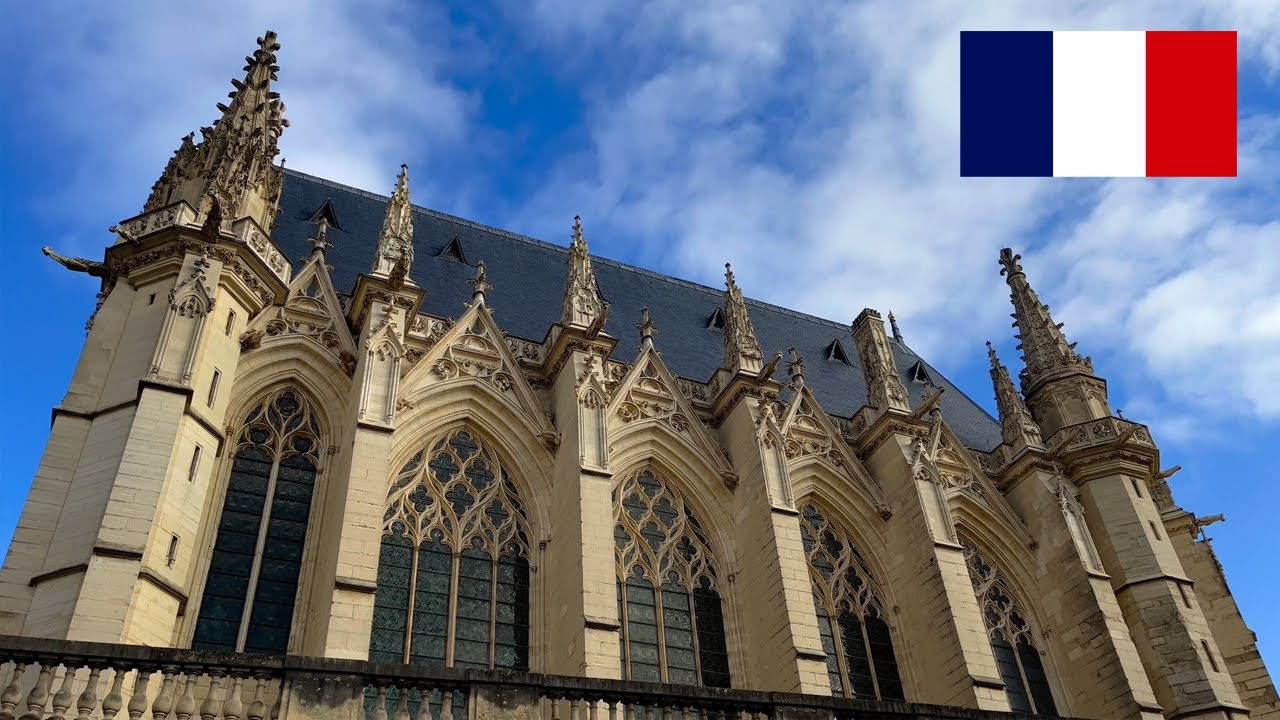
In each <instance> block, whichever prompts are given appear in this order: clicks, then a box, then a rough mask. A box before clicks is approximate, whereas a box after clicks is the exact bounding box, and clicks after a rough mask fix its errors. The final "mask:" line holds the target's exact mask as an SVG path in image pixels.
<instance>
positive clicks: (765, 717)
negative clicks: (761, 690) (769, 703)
mask: <svg viewBox="0 0 1280 720" xmlns="http://www.w3.org/2000/svg"><path fill="white" fill-rule="evenodd" d="M755 720H769V713H767V712H758V713H756V715H755Z"/></svg>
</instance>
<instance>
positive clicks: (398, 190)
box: [373, 164, 413, 277]
mask: <svg viewBox="0 0 1280 720" xmlns="http://www.w3.org/2000/svg"><path fill="white" fill-rule="evenodd" d="M412 264H413V205H412V204H411V203H410V202H409V166H408V165H404V164H401V165H400V174H399V175H397V176H396V187H395V190H393V191H392V192H391V200H390V201H389V202H388V203H387V214H386V217H385V218H384V219H383V221H382V232H381V233H379V234H378V250H377V255H376V256H375V257H374V259H373V274H374V275H380V276H390V275H392V274H395V275H397V276H400V277H403V276H405V275H408V274H409V268H410V266H411V265H412Z"/></svg>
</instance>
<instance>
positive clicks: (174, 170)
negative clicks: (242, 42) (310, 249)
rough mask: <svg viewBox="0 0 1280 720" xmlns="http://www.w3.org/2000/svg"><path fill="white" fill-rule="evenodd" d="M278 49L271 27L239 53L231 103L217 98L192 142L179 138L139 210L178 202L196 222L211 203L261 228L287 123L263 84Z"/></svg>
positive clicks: (273, 198) (276, 181)
mask: <svg viewBox="0 0 1280 720" xmlns="http://www.w3.org/2000/svg"><path fill="white" fill-rule="evenodd" d="M279 49H280V43H278V42H276V34H275V33H274V32H271V31H268V32H267V33H266V34H265V35H263V36H262V37H260V38H258V49H257V50H255V51H254V52H253V54H252V55H250V56H248V57H246V58H245V66H244V73H245V75H244V80H234V79H233V80H232V81H231V84H232V86H234V88H235V89H234V90H232V91H231V92H230V93H229V94H228V97H229V98H231V102H230V103H229V104H223V103H218V110H219V111H221V112H222V117H220V118H218V120H217V121H215V122H214V123H213V125H211V126H209V127H204V128H201V129H200V136H201V137H200V142H198V143H197V142H194V140H195V134H194V133H191V134H188V135H187V136H186V137H184V138H182V144H181V145H179V146H178V150H177V151H176V152H175V153H174V154H173V157H172V158H171V159H170V160H169V164H168V165H167V166H166V167H165V169H164V172H163V173H162V174H161V175H160V179H159V180H157V181H156V183H155V185H154V186H152V188H151V195H150V197H148V198H147V203H146V205H145V206H144V207H143V210H142V211H143V212H151V211H152V210H157V209H159V208H162V207H164V206H166V205H170V204H172V203H175V202H178V201H179V200H185V201H186V202H187V203H189V204H190V205H191V206H192V207H194V208H196V209H197V211H198V212H199V213H200V216H199V218H198V221H199V222H201V223H203V222H204V220H205V218H206V217H207V215H208V213H209V211H210V209H211V208H213V207H214V206H217V207H219V208H220V211H221V212H222V214H223V216H224V218H225V219H226V220H229V221H231V222H235V221H237V220H239V219H241V218H244V217H250V218H252V219H253V220H254V221H255V222H257V223H258V225H260V226H261V227H263V228H264V229H265V228H270V227H271V222H272V220H273V219H274V216H275V213H276V211H277V209H278V202H279V198H280V188H281V187H282V185H283V183H284V173H283V171H281V170H279V169H277V168H276V167H275V166H274V165H272V163H273V162H274V160H275V157H276V155H277V154H278V153H279V152H280V150H279V147H278V143H279V140H280V135H281V133H283V132H284V129H285V128H286V127H288V126H289V121H288V120H285V118H284V109H285V108H284V103H283V102H281V101H280V94H279V93H277V92H274V91H273V90H272V89H271V81H273V80H275V79H276V72H277V71H278V70H279V69H280V68H279V67H278V66H277V65H276V51H277V50H279Z"/></svg>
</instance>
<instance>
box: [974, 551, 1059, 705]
mask: <svg viewBox="0 0 1280 720" xmlns="http://www.w3.org/2000/svg"><path fill="white" fill-rule="evenodd" d="M960 544H961V545H963V546H964V557H965V561H966V562H967V564H968V566H969V579H970V580H971V581H972V582H973V590H974V592H975V593H977V595H978V605H979V607H980V608H981V610H982V619H983V622H984V623H985V624H986V626H987V635H988V637H990V639H991V652H992V654H994V655H995V659H996V668H997V669H998V670H999V671H1000V677H1001V679H1003V680H1004V686H1005V692H1006V693H1007V694H1008V696H1009V707H1010V708H1011V709H1013V710H1015V711H1019V712H1033V713H1038V714H1040V715H1056V714H1058V709H1057V706H1056V705H1054V703H1053V692H1052V691H1051V690H1050V689H1049V679H1048V677H1047V676H1046V674H1045V670H1044V664H1043V663H1042V662H1041V661H1040V651H1039V650H1038V649H1037V648H1036V645H1035V635H1034V634H1033V633H1032V631H1031V625H1030V624H1029V623H1028V622H1027V620H1026V615H1025V613H1024V612H1023V611H1022V609H1021V607H1020V604H1019V602H1018V601H1017V600H1016V599H1015V596H1014V594H1013V591H1012V590H1011V589H1010V587H1009V585H1008V584H1007V583H1006V582H1005V579H1004V577H1003V576H1001V574H1000V570H999V568H997V567H996V566H995V564H993V563H992V562H990V561H989V560H987V558H985V557H983V555H982V554H981V553H980V552H978V550H977V549H976V547H977V546H976V545H974V544H973V543H972V542H970V541H969V540H967V539H965V538H963V537H962V538H960Z"/></svg>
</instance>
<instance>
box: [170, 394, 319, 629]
mask: <svg viewBox="0 0 1280 720" xmlns="http://www.w3.org/2000/svg"><path fill="white" fill-rule="evenodd" d="M238 437H239V441H238V444H237V445H236V448H235V455H234V457H233V459H232V462H231V477H230V478H229V480H228V482H227V495H226V499H225V500H224V502H223V507H222V516H221V518H220V520H219V522H218V533H217V536H216V538H215V539H214V543H213V554H212V560H211V562H210V564H209V574H208V579H207V581H206V582H205V588H204V597H203V599H202V600H201V602H200V614H199V615H198V616H197V619H196V629H195V636H194V638H193V639H192V642H191V646H192V647H193V648H196V649H200V650H224V651H238V652H250V653H275V654H278V653H284V652H285V651H286V650H287V649H288V645H289V631H290V628H291V626H292V624H293V614H294V602H295V599H296V596H297V593H298V576H299V574H300V572H301V569H302V551H303V547H304V546H305V544H306V539H307V519H308V516H309V515H310V513H311V496H312V492H313V489H314V486H315V479H316V469H317V467H318V466H319V464H320V455H319V452H320V428H319V425H318V424H317V422H316V418H315V415H314V413H313V412H312V411H311V408H310V406H309V405H308V404H307V402H306V400H304V399H303V396H302V395H301V394H300V393H298V392H297V391H296V390H294V389H293V388H290V387H286V388H283V389H281V390H278V391H276V392H275V393H273V394H272V395H271V396H270V397H268V398H267V399H266V400H264V401H263V402H262V403H260V404H258V405H257V406H256V407H254V409H253V410H252V411H251V412H250V413H249V414H248V416H247V417H246V418H245V421H244V428H243V429H242V430H241V431H240V434H239V436H238Z"/></svg>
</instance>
